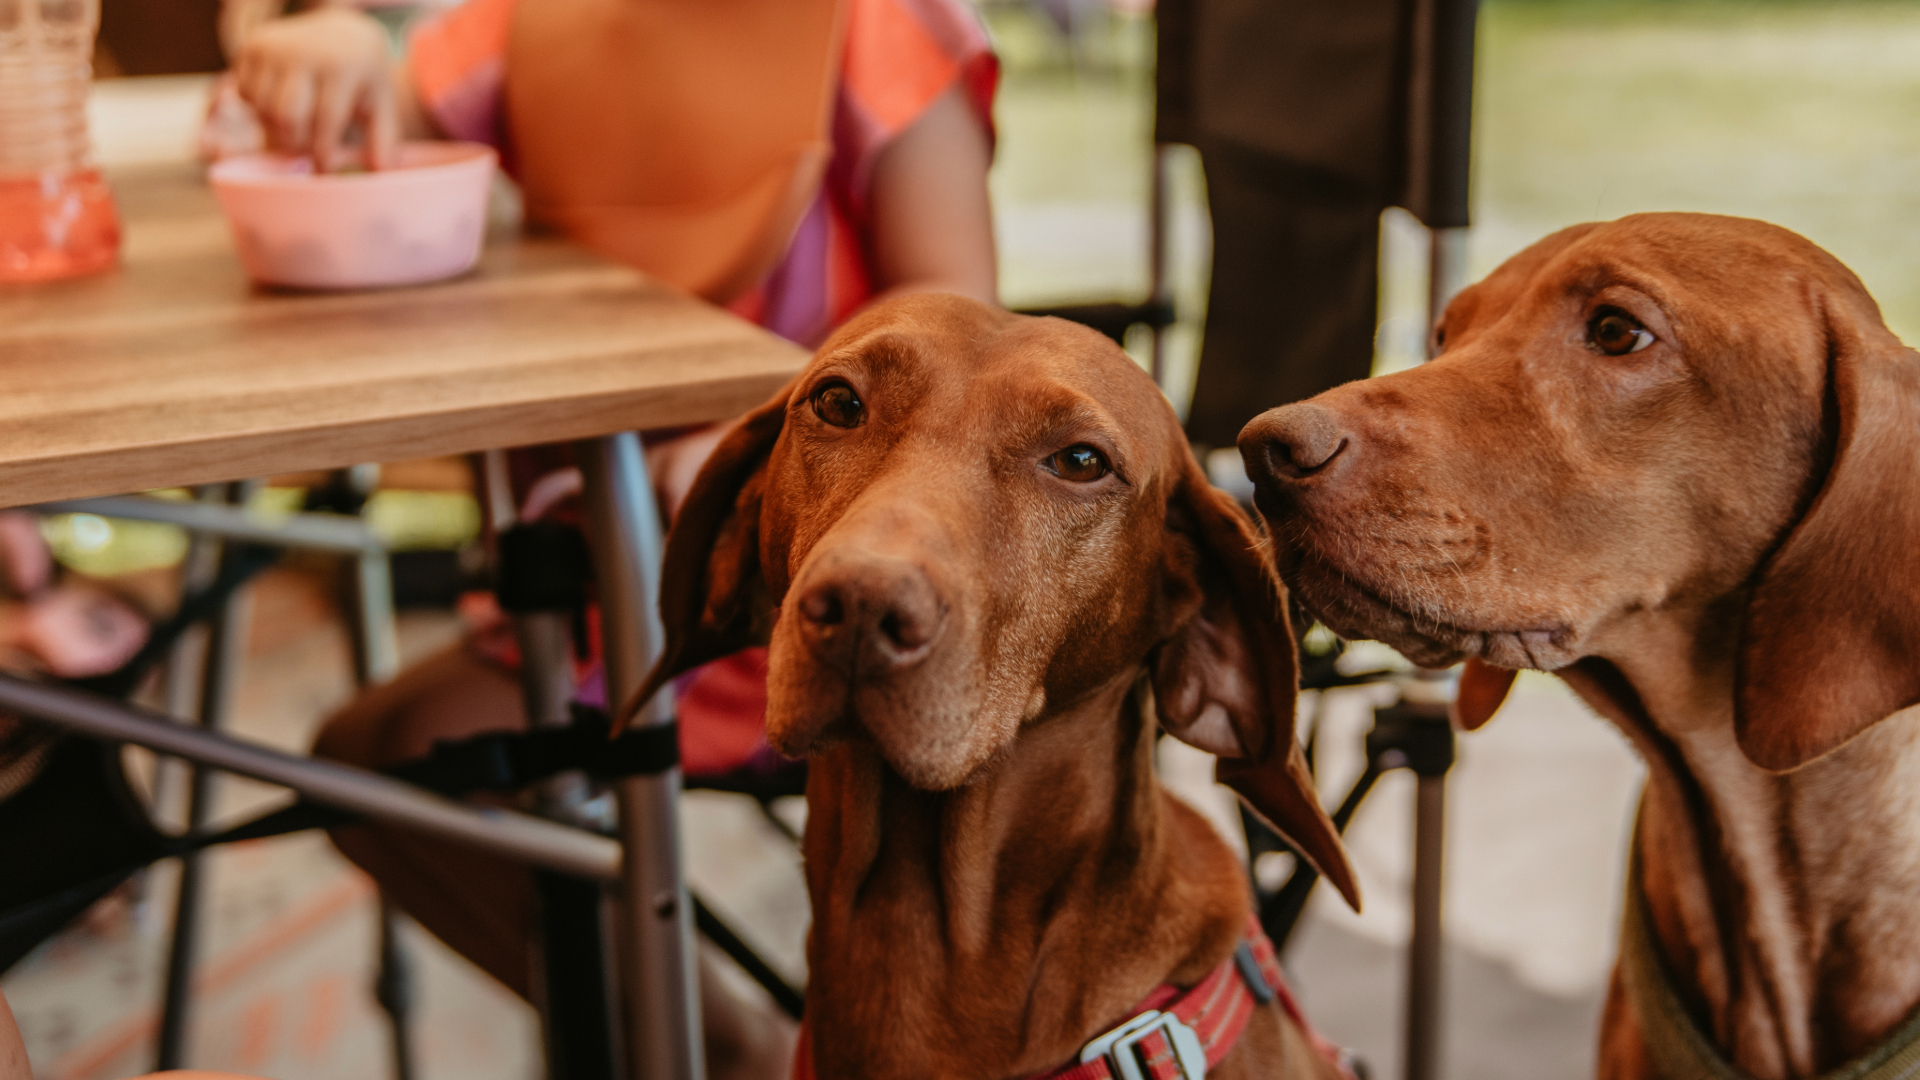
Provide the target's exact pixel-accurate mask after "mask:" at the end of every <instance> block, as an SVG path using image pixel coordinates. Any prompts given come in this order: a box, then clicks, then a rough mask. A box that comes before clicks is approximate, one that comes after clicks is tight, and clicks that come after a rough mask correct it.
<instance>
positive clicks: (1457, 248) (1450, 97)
mask: <svg viewBox="0 0 1920 1080" xmlns="http://www.w3.org/2000/svg"><path fill="white" fill-rule="evenodd" d="M1412 8H1413V27H1412V30H1413V34H1414V40H1413V42H1412V45H1413V48H1412V56H1411V57H1410V59H1411V61H1412V65H1411V71H1410V73H1409V74H1410V76H1411V78H1410V79H1409V82H1410V86H1409V87H1408V90H1409V101H1408V105H1409V110H1408V111H1409V114H1410V119H1411V121H1412V122H1411V123H1410V124H1408V133H1407V134H1408V147H1407V149H1408V162H1407V164H1408V169H1407V181H1408V183H1407V187H1408V192H1407V207H1408V209H1410V210H1412V211H1413V212H1414V214H1415V215H1416V216H1417V217H1419V218H1420V219H1421V221H1423V222H1425V223H1426V225H1427V227H1428V228H1429V229H1431V230H1432V231H1433V255H1432V265H1431V271H1432V277H1431V279H1430V288H1429V293H1428V299H1429V304H1430V306H1431V312H1432V315H1433V317H1435V318H1438V317H1439V315H1440V312H1441V311H1443V310H1444V309H1445V307H1446V303H1447V301H1448V300H1451V299H1452V298H1453V294H1454V293H1456V292H1458V291H1459V290H1460V288H1461V286H1463V285H1465V284H1466V228H1467V226H1468V224H1469V195H1470V190H1469V188H1470V178H1471V174H1472V158H1473V63H1474V32H1475V28H1476V26H1477V23H1478V21H1479V8H1480V5H1479V0H1413V3H1412Z"/></svg>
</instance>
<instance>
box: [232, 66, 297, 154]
mask: <svg viewBox="0 0 1920 1080" xmlns="http://www.w3.org/2000/svg"><path fill="white" fill-rule="evenodd" d="M284 74H285V69H284V68H283V67H282V66H281V65H279V64H261V65H260V66H259V68H258V69H257V70H255V71H254V73H253V82H252V84H251V85H250V86H248V87H246V88H244V89H243V96H245V97H246V99H247V104H249V105H252V106H253V111H254V113H255V114H257V115H258V116H259V117H260V126H261V127H263V128H265V129H266V131H267V145H268V146H271V147H272V148H273V149H275V150H285V149H288V147H287V143H286V129H285V128H284V127H283V126H282V125H281V123H280V112H279V109H278V107H277V103H278V101H279V99H280V80H281V77H282V76H283V75H284Z"/></svg>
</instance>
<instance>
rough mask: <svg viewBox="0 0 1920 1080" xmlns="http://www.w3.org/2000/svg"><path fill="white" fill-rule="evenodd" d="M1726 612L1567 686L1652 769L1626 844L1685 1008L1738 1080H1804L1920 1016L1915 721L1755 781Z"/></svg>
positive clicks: (1706, 615)
mask: <svg viewBox="0 0 1920 1080" xmlns="http://www.w3.org/2000/svg"><path fill="white" fill-rule="evenodd" d="M1736 601H1737V598H1736ZM1736 601H1728V602H1726V603H1723V604H1722V605H1720V606H1718V607H1717V608H1709V609H1704V610H1700V611H1697V612H1691V613H1667V614H1666V615H1664V616H1662V617H1660V618H1657V619H1651V620H1649V623H1650V625H1642V626H1640V627H1637V628H1635V630H1634V632H1633V634H1631V635H1630V639H1631V640H1632V642H1633V645H1632V647H1631V648H1630V649H1622V650H1620V651H1619V652H1618V653H1615V654H1613V655H1608V656H1607V661H1608V662H1609V663H1610V664H1611V665H1612V668H1611V669H1609V668H1608V667H1607V666H1606V665H1605V664H1595V663H1594V662H1592V661H1586V662H1583V663H1582V664H1581V665H1578V666H1576V668H1573V669H1569V670H1568V671H1566V672H1563V673H1562V674H1563V675H1565V676H1566V679H1567V681H1568V682H1569V683H1570V684H1571V685H1572V686H1573V687H1574V689H1575V690H1576V691H1578V692H1579V693H1580V694H1581V695H1582V696H1583V697H1584V698H1586V699H1587V701H1588V702H1589V703H1591V704H1593V705H1594V706H1595V707H1596V708H1597V709H1599V710H1600V711H1601V712H1602V713H1604V714H1606V715H1608V716H1609V717H1610V718H1611V719H1613V720H1614V721H1615V722H1616V723H1618V724H1619V725H1620V726H1621V727H1623V728H1624V729H1625V730H1626V731H1627V733H1628V734H1629V735H1630V736H1631V737H1632V738H1633V739H1634V741H1635V743H1636V744H1637V745H1638V746H1639V748H1640V750H1641V752H1642V755H1643V756H1644V757H1645V758H1646V760H1647V762H1648V766H1649V778H1648V785H1647V792H1646V795H1645V797H1644V799H1643V801H1642V804H1641V811H1640V835H1639V836H1638V838H1637V839H1636V843H1638V844H1639V855H1640V858H1641V860H1642V872H1643V889H1644V892H1645V894H1646V896H1647V899H1648V909H1649V913H1650V915H1651V917H1652V920H1653V926H1654V932H1655V935H1656V938H1657V939H1658V941H1659V943H1660V947H1661V951H1662V953H1663V954H1664V956H1665V959H1666V967H1667V970H1668V971H1669V972H1670V974H1671V976H1672V977H1673V979H1674V980H1675V982H1676V985H1677V988H1678V989H1679V990H1680V993H1681V996H1682V998H1683V1000H1685V1001H1686V1002H1687V1003H1688V1005H1689V1007H1690V1008H1692V1009H1693V1010H1694V1013H1695V1017H1696V1019H1697V1020H1699V1021H1701V1022H1702V1024H1703V1031H1704V1032H1705V1033H1706V1034H1708V1035H1709V1036H1710V1037H1711V1038H1712V1039H1713V1040H1714V1041H1715V1042H1716V1043H1717V1044H1718V1045H1719V1046H1720V1047H1721V1048H1722V1049H1723V1051H1725V1052H1726V1053H1727V1056H1728V1057H1729V1059H1730V1060H1732V1061H1733V1063H1734V1064H1736V1065H1737V1066H1739V1067H1740V1068H1742V1069H1743V1070H1745V1071H1747V1072H1749V1073H1751V1074H1752V1075H1754V1076H1756V1077H1760V1078H1763V1080H1773V1078H1785V1077H1803V1076H1811V1075H1815V1074H1817V1073H1819V1072H1822V1071H1825V1070H1827V1069H1831V1068H1833V1067H1835V1066H1837V1065H1839V1064H1842V1063H1844V1062H1846V1061H1848V1060H1851V1059H1852V1058H1854V1057H1856V1056H1858V1055H1859V1054H1861V1053H1862V1052H1864V1051H1866V1050H1868V1049H1870V1048H1871V1047H1872V1046H1873V1045H1874V1044H1876V1043H1877V1042H1879V1041H1880V1040H1881V1039H1882V1038H1883V1037H1884V1036H1885V1035H1886V1034H1887V1033H1888V1032H1889V1031H1890V1030H1891V1029H1892V1028H1894V1027H1896V1026H1897V1025H1898V1024H1899V1023H1900V1021H1901V1020H1903V1019H1904V1018H1905V1017H1906V1016H1907V1014H1908V1013H1909V1012H1910V1011H1911V1010H1912V1009H1913V1008H1914V1007H1915V1006H1916V1004H1920V907H1916V905H1915V903H1914V899H1913V898H1914V897H1915V896H1916V895H1920V787H1916V784H1917V783H1920V711H1911V712H1908V713H1904V714H1901V715H1898V716H1895V717H1893V718H1890V719H1889V720H1887V721H1884V722H1882V723H1881V724H1880V725H1878V726H1877V727H1875V728H1873V729H1871V730H1869V731H1868V732H1867V733H1866V734H1864V735H1862V736H1861V737H1860V738H1858V739H1856V740H1855V741H1854V742H1853V743H1851V744H1849V745H1848V746H1845V747H1842V748H1841V749H1840V750H1838V751H1836V752H1834V753H1833V754H1830V755H1828V756H1827V757H1825V758H1823V759H1821V760H1818V761H1815V762H1813V763H1811V764H1809V765H1807V766H1805V767H1803V768H1801V769H1799V770H1797V771H1795V772H1792V773H1788V774H1785V775H1776V774H1772V773H1768V772H1766V771H1765V770H1762V769H1760V768H1759V767H1758V766H1755V765H1754V764H1753V763H1752V762H1751V761H1749V760H1748V759H1747V757H1746V756H1745V754H1743V753H1742V752H1741V750H1740V747H1739V745H1738V744H1737V742H1736V741H1735V736H1734V662H1735V643H1736V640H1735V639H1736V634H1737V627H1738V624H1739V621H1738V618H1737V603H1736Z"/></svg>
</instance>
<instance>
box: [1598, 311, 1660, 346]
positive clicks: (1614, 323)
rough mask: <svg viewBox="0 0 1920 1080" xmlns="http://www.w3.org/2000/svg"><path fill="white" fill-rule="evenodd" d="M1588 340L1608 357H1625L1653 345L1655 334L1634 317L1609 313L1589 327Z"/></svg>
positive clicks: (1613, 312)
mask: <svg viewBox="0 0 1920 1080" xmlns="http://www.w3.org/2000/svg"><path fill="white" fill-rule="evenodd" d="M1587 340H1588V341H1590V342H1592V343H1593V347H1594V348H1596V349H1599V350H1600V351H1601V352H1603V353H1606V354H1607V355H1608V356H1625V355H1627V354H1628V353H1632V352H1639V351H1640V350H1641V349H1644V348H1646V347H1647V346H1649V345H1651V344H1653V332H1652V331H1650V330H1648V329H1647V328H1645V327H1643V326H1641V325H1640V324H1639V323H1637V322H1634V321H1633V318H1632V316H1629V315H1623V314H1621V313H1620V312H1618V311H1609V312H1606V313H1604V314H1602V315H1601V316H1600V317H1599V318H1597V319H1595V320H1593V322H1591V323H1589V324H1588V325H1587Z"/></svg>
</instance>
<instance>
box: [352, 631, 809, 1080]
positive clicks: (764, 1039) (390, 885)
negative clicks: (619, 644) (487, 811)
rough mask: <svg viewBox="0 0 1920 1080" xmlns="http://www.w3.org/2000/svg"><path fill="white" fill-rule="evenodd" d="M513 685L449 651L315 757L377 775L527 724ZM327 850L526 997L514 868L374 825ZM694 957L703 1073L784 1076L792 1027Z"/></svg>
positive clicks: (705, 957)
mask: <svg viewBox="0 0 1920 1080" xmlns="http://www.w3.org/2000/svg"><path fill="white" fill-rule="evenodd" d="M526 723H527V721H526V712H525V710H524V709H523V707H522V706H521V702H520V690H519V687H518V685H517V684H516V683H515V682H514V680H513V679H511V678H509V677H508V676H506V675H504V674H502V673H501V672H500V671H498V670H496V669H495V668H492V667H489V666H488V665H486V664H484V663H482V662H481V661H479V660H477V659H475V658H474V657H473V656H472V654H470V653H469V652H468V651H467V650H466V649H465V648H463V647H460V646H455V647H453V648H450V649H447V650H446V651H444V652H441V653H437V654H435V655H434V656H432V657H429V658H428V659H426V660H424V661H422V662H421V663H419V664H416V665H415V666H413V667H412V668H409V669H408V670H407V671H405V672H403V673H402V674H401V675H400V676H399V677H398V678H396V679H395V680H394V681H392V682H390V683H387V684H386V685H384V686H378V687H375V688H373V689H371V690H368V691H367V692H366V693H364V694H362V695H361V696H360V697H359V698H357V699H356V700H354V701H353V702H352V703H351V704H349V705H348V706H347V707H346V708H345V709H343V710H342V711H341V712H340V713H338V714H337V715H335V716H334V717H333V719H331V720H329V721H328V722H327V724H326V727H325V728H324V729H323V730H322V731H321V733H320V737H319V739H318V740H316V741H315V744H314V753H315V754H316V755H318V756H321V757H327V758H332V759H334V760H336V761H345V762H348V763H350V764H355V765H361V766H366V767H370V768H378V767H380V766H383V765H391V764H395V763H398V762H401V761H407V760H410V759H412V758H417V757H420V756H422V755H424V754H426V752H427V751H428V750H430V749H431V748H432V746H433V743H434V742H435V741H436V740H439V739H458V738H464V737H466V736H469V735H477V734H480V733H482V732H487V731H511V730H518V729H521V728H524V727H526ZM333 841H334V845H335V846H336V847H338V848H339V849H340V850H341V852H342V853H344V854H345V855H346V856H347V858H349V859H351V860H353V862H354V863H355V864H356V865H358V866H359V867H360V868H361V869H363V870H365V871H366V872H367V873H368V874H369V875H371V876H372V877H373V879H374V880H375V881H377V882H379V883H380V887H381V888H382V889H384V890H385V891H386V893H387V895H388V896H389V897H391V898H392V899H393V900H394V902H395V903H397V904H399V905H400V907H401V908H402V909H404V910H405V911H406V912H407V913H408V914H410V915H412V916H413V917H414V918H415V919H417V920H419V922H420V924H421V925H423V926H425V927H426V928H427V929H428V930H430V931H432V932H433V934H434V936H436V937H438V938H439V939H440V940H442V941H444V942H446V943H447V945H448V946H449V947H451V948H452V949H453V950H454V951H455V952H458V953H460V954H461V955H462V956H465V957H467V958H468V959H469V960H472V961H473V962H474V963H475V964H477V965H479V966H480V968H482V969H483V970H485V971H486V972H487V973H488V974H490V975H492V976H493V977H494V978H496V979H498V980H500V982H501V983H503V984H504V985H505V986H506V987H507V988H508V989H510V990H512V991H513V992H514V993H516V994H519V995H520V996H521V997H527V996H528V995H529V990H530V985H531V980H530V970H529V960H530V943H531V940H532V928H533V917H534V911H535V908H534V887H533V875H532V874H531V873H530V872H528V870H527V869H526V868H525V867H524V866H522V865H521V864H519V863H515V862H512V861H509V860H506V859H500V858H496V857H494V856H491V855H486V854H482V853H480V852H477V851H474V850H472V849H470V848H465V847H461V846H459V845H455V844H450V843H443V842H441V841H437V840H434V839H432V838H430V837H424V836H420V835H419V834H417V833H412V832H408V831H406V830H402V829H396V828H392V827H390V826H385V825H378V824H364V825H354V826H349V827H347V828H343V829H336V830H334V833H333ZM710 953H711V950H710V949H709V948H708V947H707V946H705V945H704V944H703V945H702V947H701V949H700V953H699V956H698V962H699V971H700V1008H701V1013H702V1016H703V1019H704V1021H705V1035H706V1038H705V1042H706V1051H707V1064H708V1074H709V1075H710V1076H712V1077H714V1078H715V1080H748V1078H772V1077H785V1076H786V1075H787V1073H788V1071H789V1069H790V1067H791V1062H792V1057H793V1041H794V1037H795V1034H796V1032H795V1028H794V1025H793V1024H792V1023H791V1022H790V1021H788V1020H787V1019H786V1018H785V1017H784V1016H781V1015H780V1014H779V1013H778V1012H776V1011H775V1010H774V1009H773V1007H772V1005H771V1003H770V1002H768V1001H767V1000H766V999H765V998H764V996H762V995H760V993H759V991H758V989H757V988H753V987H737V986H736V985H734V984H736V983H738V982H739V981H740V980H739V979H737V978H731V977H730V976H731V975H732V973H731V972H723V971H721V970H720V969H719V967H718V965H717V964H716V962H715V960H714V958H713V957H712V955H710Z"/></svg>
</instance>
